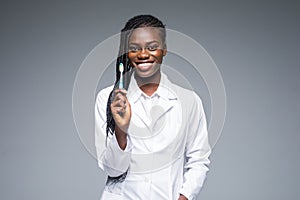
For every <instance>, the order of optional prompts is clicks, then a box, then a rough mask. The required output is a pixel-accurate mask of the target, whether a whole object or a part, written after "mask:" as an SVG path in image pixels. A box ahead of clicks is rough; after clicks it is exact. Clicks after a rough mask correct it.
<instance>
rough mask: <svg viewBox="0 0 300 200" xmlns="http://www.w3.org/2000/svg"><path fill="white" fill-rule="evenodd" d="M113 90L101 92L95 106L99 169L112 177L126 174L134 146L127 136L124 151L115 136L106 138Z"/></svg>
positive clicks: (108, 89)
mask: <svg viewBox="0 0 300 200" xmlns="http://www.w3.org/2000/svg"><path fill="white" fill-rule="evenodd" d="M111 90H112V88H107V89H104V90H102V91H100V92H99V94H98V95H97V98H96V104H95V146H96V153H97V161H98V165H99V167H100V168H101V169H102V170H104V171H105V172H106V173H107V174H108V175H109V176H110V177H117V176H120V175H121V174H123V173H125V172H126V171H127V169H128V167H129V162H130V157H131V150H132V144H131V141H130V138H129V137H128V136H127V146H126V148H125V150H122V149H121V148H120V146H119V144H118V142H117V139H116V136H115V134H113V135H109V136H108V137H106V105H107V99H108V96H109V93H110V91H111Z"/></svg>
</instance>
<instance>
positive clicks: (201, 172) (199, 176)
mask: <svg viewBox="0 0 300 200" xmlns="http://www.w3.org/2000/svg"><path fill="white" fill-rule="evenodd" d="M194 95H195V101H194V103H193V106H192V108H191V116H190V118H189V119H191V120H190V124H189V131H188V134H187V142H186V150H185V156H186V159H187V161H186V163H185V165H184V169H185V173H184V180H183V185H182V188H181V190H180V191H179V193H180V194H181V195H184V196H185V197H186V199H189V200H191V199H195V198H196V195H197V194H198V193H199V192H200V190H201V188H202V186H203V183H204V180H205V178H206V173H207V171H208V170H209V169H208V165H209V163H210V161H209V158H208V157H209V155H210V153H211V148H210V145H209V143H208V133H207V125H206V118H205V113H204V109H203V106H202V102H201V100H200V98H199V97H198V96H197V95H196V94H194ZM179 199H180V198H179Z"/></svg>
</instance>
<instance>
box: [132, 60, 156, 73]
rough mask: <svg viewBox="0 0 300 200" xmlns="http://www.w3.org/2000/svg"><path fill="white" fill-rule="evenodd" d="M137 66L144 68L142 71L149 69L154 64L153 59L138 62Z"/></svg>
mask: <svg viewBox="0 0 300 200" xmlns="http://www.w3.org/2000/svg"><path fill="white" fill-rule="evenodd" d="M136 65H137V67H138V68H139V69H140V70H142V71H147V70H148V69H150V68H151V67H152V65H153V62H152V61H148V62H136Z"/></svg>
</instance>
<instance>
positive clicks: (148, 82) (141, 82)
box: [135, 71, 161, 96]
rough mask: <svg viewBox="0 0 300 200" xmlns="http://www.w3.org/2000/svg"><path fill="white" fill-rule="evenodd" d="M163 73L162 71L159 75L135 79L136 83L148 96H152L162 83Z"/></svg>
mask: <svg viewBox="0 0 300 200" xmlns="http://www.w3.org/2000/svg"><path fill="white" fill-rule="evenodd" d="M160 77H161V73H160V71H158V72H157V74H155V75H153V76H151V77H147V78H142V77H137V76H136V77H135V79H136V82H137V84H138V86H139V88H140V89H141V90H142V91H143V92H144V93H145V94H147V95H148V96H151V95H152V94H153V93H154V92H155V91H156V90H157V88H158V86H159V82H160Z"/></svg>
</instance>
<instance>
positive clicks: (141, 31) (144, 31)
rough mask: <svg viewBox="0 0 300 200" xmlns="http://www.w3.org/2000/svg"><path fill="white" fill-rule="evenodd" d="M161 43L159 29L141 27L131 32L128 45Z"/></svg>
mask: <svg viewBox="0 0 300 200" xmlns="http://www.w3.org/2000/svg"><path fill="white" fill-rule="evenodd" d="M152 41H157V42H162V36H161V28H157V27H141V28H136V29H134V30H133V31H132V33H131V35H130V37H129V41H128V42H129V43H147V42H152Z"/></svg>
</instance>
